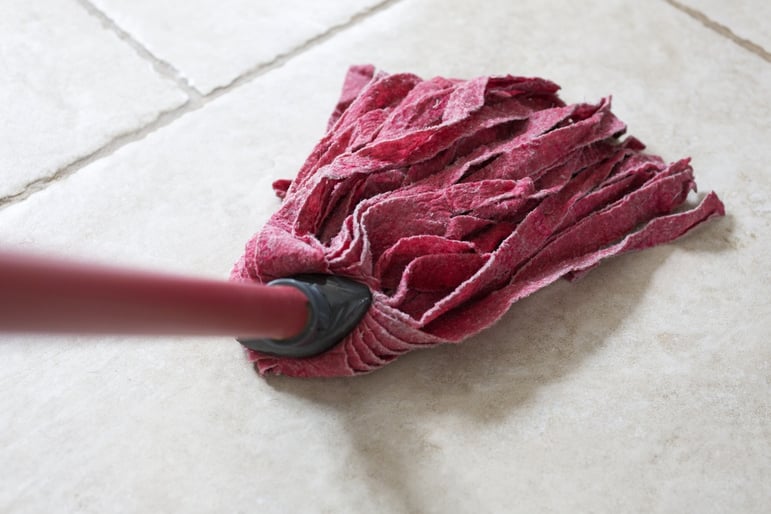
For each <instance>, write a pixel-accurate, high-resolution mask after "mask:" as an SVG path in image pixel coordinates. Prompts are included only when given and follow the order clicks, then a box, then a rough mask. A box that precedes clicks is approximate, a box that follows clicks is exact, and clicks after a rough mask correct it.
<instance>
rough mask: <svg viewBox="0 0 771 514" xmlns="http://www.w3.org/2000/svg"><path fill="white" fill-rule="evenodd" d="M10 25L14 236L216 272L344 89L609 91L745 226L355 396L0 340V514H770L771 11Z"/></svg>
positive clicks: (116, 341)
mask: <svg viewBox="0 0 771 514" xmlns="http://www.w3.org/2000/svg"><path fill="white" fill-rule="evenodd" d="M727 5H728V4H727V3H725V2H718V1H709V0H678V1H676V0H655V1H650V2H634V1H631V0H609V1H599V0H596V1H592V2H580V3H579V2H570V1H568V0H553V1H549V2H541V1H536V0H523V1H520V2H508V1H505V0H495V1H490V2H485V3H474V2H465V1H462V0H451V1H447V0H444V1H440V0H385V1H381V2H377V1H375V0H344V1H337V2H325V3H321V2H310V1H306V0H284V1H282V2H277V1H271V0H263V1H261V2H257V3H255V2H246V1H244V0H227V1H223V0H219V1H217V2H214V1H213V0H197V1H195V2H182V1H181V0H175V1H171V0H169V1H167V2H160V3H159V2H151V1H149V0H143V1H138V2H117V1H115V0H70V1H54V0H40V1H38V2H25V1H22V0H5V1H4V2H2V3H0V34H2V42H1V43H0V49H2V52H0V77H2V79H0V119H2V120H3V124H2V125H1V126H0V174H1V175H0V242H2V244H4V245H12V246H17V247H22V248H26V249H34V250H46V251H54V252H58V253H64V254H66V255H71V256H81V257H86V258H89V259H96V260H100V261H105V262H112V263H117V264H125V265H132V266H141V267H147V268H153V269H159V270H169V271H176V272H181V273H190V274H196V275H200V276H209V277H224V276H225V275H226V274H227V272H228V271H229V268H230V266H231V265H232V263H233V261H234V260H235V259H237V258H238V256H239V255H240V252H241V250H242V247H243V244H244V242H245V241H246V240H247V238H248V237H249V236H250V235H251V234H252V233H253V232H254V231H256V230H257V229H258V228H259V227H260V226H261V225H262V224H263V223H264V222H265V220H266V219H267V218H268V216H269V215H270V213H271V212H272V211H273V210H274V209H275V208H276V207H277V205H278V204H277V201H276V200H275V199H274V198H273V196H272V192H271V191H270V187H269V186H270V183H271V181H272V180H274V179H276V178H279V177H290V176H292V175H293V174H294V173H295V172H296V170H297V169H298V168H299V166H300V164H301V163H302V161H303V160H304V157H305V156H306V155H307V153H308V151H309V150H310V149H311V148H312V146H313V144H314V142H315V141H316V140H317V139H318V138H319V137H320V135H321V133H322V131H323V127H324V122H325V119H326V116H327V115H328V113H329V112H330V109H331V108H332V105H333V103H334V102H335V100H336V98H337V96H336V95H337V91H338V88H339V87H340V84H341V80H342V76H343V73H344V70H345V69H346V67H347V66H348V65H349V64H351V63H363V62H373V63H375V64H377V65H378V66H380V67H382V68H384V69H386V70H389V71H413V72H416V73H418V74H422V75H426V76H430V75H448V76H459V77H471V76H475V75H480V74H499V73H514V74H519V75H540V76H545V77H548V78H551V79H552V80H555V81H556V82H558V83H560V84H562V85H563V96H564V98H565V99H566V100H569V101H581V100H595V99H598V98H599V97H601V96H604V95H607V94H613V95H614V109H615V111H616V112H617V113H618V114H619V116H620V117H621V118H622V119H624V120H625V121H626V122H627V123H628V124H629V126H630V132H631V133H633V134H635V135H637V136H638V137H640V138H641V139H643V140H644V141H646V142H647V143H648V144H649V148H650V149H651V150H652V151H653V152H655V153H658V154H661V155H663V156H664V157H665V158H667V159H670V160H674V159H676V158H679V157H681V156H684V155H691V156H693V159H694V166H695V168H696V173H697V179H698V181H699V184H700V186H701V189H702V190H703V191H707V190H710V189H714V190H716V191H718V193H719V194H720V195H721V196H722V198H723V199H724V201H725V203H726V206H727V210H728V212H729V215H728V216H727V217H726V218H724V219H722V220H720V221H719V222H717V223H714V224H711V225H709V226H706V227H703V228H701V229H699V230H698V231H697V232H696V233H694V234H692V235H690V236H688V237H686V238H684V239H683V240H681V241H678V242H676V243H674V244H671V245H667V246H663V247H658V248H655V249H652V250H648V251H645V252H641V253H638V254H634V255H629V256H626V257H622V258H618V259H616V260H612V261H610V262H608V263H606V264H604V265H603V266H601V267H600V268H598V269H597V270H595V271H593V272H592V273H590V274H589V275H588V276H587V277H586V278H585V279H583V280H581V281H579V282H577V283H573V284H568V283H558V284H555V285H553V286H551V287H549V288H547V289H546V290H543V291H541V292H539V293H537V294H535V295H533V296H532V297H530V298H527V299H525V300H524V301H522V302H520V303H518V304H517V305H515V307H514V309H512V311H511V312H510V313H509V314H508V315H507V316H506V317H505V318H504V319H503V320H502V322H500V323H499V324H498V325H496V326H495V327H494V328H492V329H490V330H488V331H486V332H485V333H483V334H482V335H480V336H478V337H476V338H474V340H472V341H469V342H467V343H464V344H463V345H460V346H455V347H442V348H438V349H434V350H429V351H424V352H417V353H414V354H412V355H410V356H407V357H405V358H403V359H401V360H400V361H398V362H396V363H394V364H392V365H389V366H388V367H386V368H384V369H382V370H380V371H377V372H376V373H373V374H371V375H367V376H365V377H361V378H357V379H347V380H323V381H318V380H293V379H287V378H272V379H268V380H265V379H262V378H260V377H258V376H256V374H255V373H254V372H253V370H252V369H251V367H250V366H249V364H248V363H247V362H246V361H245V360H244V358H243V355H242V353H241V351H240V349H239V347H238V346H237V345H236V344H235V343H234V342H233V341H231V340H228V339H227V338H208V339H195V338H193V339H183V338H140V339H129V338H121V337H105V338H98V339H94V338H80V337H18V336H2V337H0V390H1V391H2V392H3V394H1V395H0V413H2V414H0V470H2V472H1V473H0V512H255V511H257V512H276V513H279V512H282V513H283V512H335V513H338V512H396V513H401V512H404V513H411V512H420V513H431V512H442V513H449V512H700V513H708V512H748V513H761V512H768V510H769V508H770V506H771V485H770V484H771V395H770V394H769V385H770V383H771V345H770V344H769V337H770V336H769V334H771V302H769V301H768V300H767V298H768V297H769V285H770V284H771V272H770V271H769V270H770V269H771V266H770V265H771V246H769V243H768V241H767V240H766V239H765V235H766V234H768V232H769V229H771V200H770V199H769V195H770V194H771V174H770V173H769V170H768V162H770V161H771V146H770V145H769V144H768V141H769V139H770V138H771V122H770V121H769V120H771V101H770V100H771V98H770V97H769V91H771V54H769V51H771V39H769V31H768V28H767V25H768V23H766V22H764V21H763V20H768V19H769V8H768V6H767V3H764V2H760V1H757V0H744V1H740V2H733V3H732V4H731V6H732V7H731V8H727V7H726V6H727Z"/></svg>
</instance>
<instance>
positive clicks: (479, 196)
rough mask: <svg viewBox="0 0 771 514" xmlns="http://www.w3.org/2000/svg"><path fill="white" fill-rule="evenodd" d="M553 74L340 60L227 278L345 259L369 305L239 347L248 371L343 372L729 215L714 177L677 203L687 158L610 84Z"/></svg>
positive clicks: (687, 184) (326, 269) (460, 330)
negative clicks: (570, 100) (436, 73)
mask: <svg viewBox="0 0 771 514" xmlns="http://www.w3.org/2000/svg"><path fill="white" fill-rule="evenodd" d="M558 89H559V87H558V86H557V85H556V84H554V83H552V82H550V81H548V80H544V79H540V78H524V77H512V76H505V77H480V78H475V79H472V80H457V79H446V78H441V77H437V78H433V79H431V80H422V79H421V78H419V77H417V76H415V75H412V74H395V75H389V74H387V73H384V72H381V71H376V70H375V69H374V67H372V66H355V67H352V68H351V69H350V70H349V72H348V75H347V77H346V80H345V84H344V86H343V91H342V95H341V98H340V101H339V103H338V104H337V106H336V108H335V110H334V112H333V114H332V117H331V119H330V121H329V126H328V130H327V133H326V134H325V135H324V137H323V138H322V140H321V141H320V142H319V143H318V145H317V146H316V147H315V148H314V149H313V152H312V153H311V155H310V157H309V158H308V159H307V161H306V162H305V164H304V165H303V167H302V168H301V169H300V171H299V173H298V175H297V177H296V178H295V179H294V180H293V181H291V182H290V181H288V180H282V181H277V182H276V183H275V184H274V189H275V190H276V193H277V194H278V195H279V196H280V197H282V198H283V203H282V205H281V207H280V209H279V210H278V211H277V212H276V213H275V214H274V215H273V216H272V217H271V219H270V220H269V221H268V223H267V225H266V226H265V227H264V228H263V229H262V230H261V231H260V232H259V233H257V234H256V235H255V236H254V238H253V239H252V240H251V241H249V243H248V244H247V247H246V252H245V255H244V256H243V257H242V258H241V259H240V261H239V262H238V263H237V264H236V266H235V268H234V269H233V272H232V275H231V278H232V279H233V280H238V281H256V282H267V281H270V280H272V279H276V278H281V277H288V276H292V275H296V274H303V273H325V274H332V275H337V276H345V277H350V278H353V279H354V280H357V281H359V282H361V283H363V284H366V285H367V286H368V287H369V288H370V290H371V292H372V306H371V307H370V309H369V311H368V312H367V314H366V315H365V316H364V318H363V319H362V321H361V322H360V323H359V324H358V325H357V326H356V328H355V329H354V330H353V331H352V332H351V333H350V334H349V335H348V336H346V337H345V338H344V339H343V340H342V341H341V342H340V343H339V344H337V345H335V346H334V347H333V348H331V349H330V350H328V351H326V352H324V353H322V354H320V355H316V356H313V357H308V358H301V359H293V358H286V357H276V356H273V355H267V354H262V353H260V352H256V351H254V350H249V357H250V359H251V360H253V361H255V363H256V367H257V369H258V370H259V372H260V373H263V374H284V375H292V376H305V377H311V376H325V377H331V376H346V375H355V374H360V373H366V372H369V371H372V370H374V369H377V368H378V367H380V366H383V365H384V364H387V363H388V362H391V361H392V360H394V359H395V358H396V357H398V356H399V355H402V354H404V353H406V352H408V351H410V350H414V349H418V348H425V347H429V346H433V345H437V344H440V343H446V342H453V343H454V342H459V341H462V340H464V339H466V338H468V337H469V336H472V335H474V334H476V333H478V332H479V331H481V330H483V329H484V328H486V327H488V326H490V325H491V324H493V323H494V322H495V321H497V320H498V319H499V318H500V317H501V316H502V315H503V314H504V313H505V312H506V310H507V309H508V308H509V307H510V306H511V305H512V304H513V303H514V302H516V301H517V300H519V299H521V298H524V297H525V296H527V295H529V294H531V293H533V292H535V291H537V290H538V289H541V288H543V287H545V286H547V285H548V284H550V283H552V282H554V281H555V280H557V279H558V278H560V277H564V278H568V279H574V278H576V277H578V276H581V275H582V274H584V273H586V272H587V271H589V270H590V269H591V268H593V267H594V266H596V265H597V264H599V262H600V261H601V260H602V259H605V258H607V257H612V256H615V255H620V254H623V253H626V252H629V251H633V250H640V249H643V248H648V247H650V246H653V245H657V244H660V243H666V242H669V241H672V240H673V239H676V238H677V237H679V236H681V235H683V234H685V233H686V232H688V231H689V230H690V229H692V228H693V227H695V226H696V225H699V224H700V223H702V222H703V221H706V220H708V219H710V218H712V217H715V216H721V215H723V214H724V209H723V204H722V203H721V201H720V200H719V199H718V197H717V196H716V195H715V194H714V193H709V194H707V195H706V196H705V197H704V198H703V199H702V200H701V202H700V203H699V204H698V205H697V206H696V207H694V208H692V209H690V210H685V211H679V210H677V208H678V207H679V206H680V205H681V204H683V202H685V200H686V197H687V196H688V193H689V191H691V190H695V183H694V179H693V170H692V168H691V166H690V164H689V160H688V159H683V160H680V161H677V162H674V163H671V164H667V163H665V162H664V161H663V160H662V159H661V158H660V157H657V156H654V155H649V154H645V153H642V151H643V149H644V145H643V144H642V143H641V142H640V141H638V140H637V139H635V138H633V137H627V138H625V139H622V138H621V136H622V135H623V134H624V132H625V130H626V126H625V125H624V123H623V122H621V121H620V120H619V119H618V118H617V117H616V116H614V114H613V113H612V112H611V109H610V100H609V99H603V100H601V101H600V102H599V103H597V104H574V105H566V104H565V103H564V102H563V101H562V100H561V99H560V98H559V97H558V96H557V91H558ZM676 210H677V212H676Z"/></svg>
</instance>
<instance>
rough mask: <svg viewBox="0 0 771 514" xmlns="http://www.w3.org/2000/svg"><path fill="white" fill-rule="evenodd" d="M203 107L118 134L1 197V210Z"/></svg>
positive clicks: (188, 105) (182, 109)
mask: <svg viewBox="0 0 771 514" xmlns="http://www.w3.org/2000/svg"><path fill="white" fill-rule="evenodd" d="M201 105H202V104H199V105H194V103H193V101H192V100H188V101H187V102H185V103H184V104H182V105H180V106H179V107H176V108H174V109H171V110H169V111H163V112H161V113H160V114H158V116H156V117H155V119H153V121H151V122H150V123H148V124H146V125H144V126H142V127H140V128H138V129H133V130H130V131H128V132H124V133H122V134H118V135H117V136H115V137H113V138H112V139H110V140H109V141H108V142H107V143H105V144H104V145H102V146H100V147H99V148H97V149H96V150H94V151H93V152H91V153H89V154H87V155H84V156H82V157H78V158H77V159H75V160H74V161H72V162H70V163H68V164H66V165H65V166H63V167H61V168H59V169H58V170H56V171H55V172H54V173H53V174H51V175H47V176H45V177H40V178H38V179H35V180H33V181H32V182H29V183H28V184H27V185H26V186H24V189H22V190H21V191H19V192H18V193H13V194H10V195H7V196H3V197H0V210H2V209H4V208H6V207H8V206H9V205H11V204H13V203H16V202H20V201H22V200H26V199H27V198H29V197H30V196H32V195H33V194H35V193H37V192H39V191H42V190H44V189H45V188H46V187H48V186H49V185H51V184H52V183H54V182H57V181H59V180H62V179H65V178H67V177H69V176H70V175H73V174H74V173H75V172H77V171H78V170H80V169H82V168H85V167H86V166H88V165H89V164H91V163H92V162H94V161H97V160H99V159H103V158H105V157H107V156H109V155H111V154H113V153H115V152H117V151H118V150H120V149H121V148H122V147H124V146H126V145H128V144H129V143H133V142H134V141H139V140H140V139H143V138H144V137H145V136H147V135H148V134H150V133H151V132H155V131H156V130H158V129H160V128H162V127H165V126H166V125H169V124H171V123H172V122H174V121H176V120H177V119H179V118H181V117H182V116H184V115H185V114H186V113H188V112H190V111H193V110H196V109H198V108H199V107H200V106H201Z"/></svg>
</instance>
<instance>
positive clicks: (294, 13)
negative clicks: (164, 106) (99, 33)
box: [93, 0, 382, 94]
mask: <svg viewBox="0 0 771 514" xmlns="http://www.w3.org/2000/svg"><path fill="white" fill-rule="evenodd" d="M380 1H382V0H336V1H334V2H313V1H310V0H282V1H278V0H260V1H257V2H254V1H249V0H195V1H193V2H189V1H183V0H175V1H166V2H156V1H154V0H141V1H134V2H121V1H116V0H93V3H94V4H95V5H96V6H97V7H98V8H99V9H100V10H102V11H103V12H104V13H105V14H106V15H107V16H108V17H110V18H111V19H113V20H114V21H115V22H116V23H118V25H120V26H121V27H122V28H124V29H125V30H127V31H128V32H129V33H131V34H132V35H133V36H134V37H135V38H136V39H137V40H138V41H139V42H140V43H141V44H142V45H145V46H146V47H147V48H148V49H149V50H150V51H151V52H152V53H153V54H155V55H156V56H157V57H158V58H160V59H162V60H164V61H166V62H168V63H170V64H171V65H172V66H174V67H175V68H176V69H177V70H179V72H180V73H181V74H182V76H184V77H186V78H187V79H188V80H189V82H190V83H191V84H192V85H193V86H194V87H195V88H196V89H198V90H199V91H201V92H202V93H204V94H205V93H209V92H211V91H212V90H213V89H216V88H218V87H221V86H225V85H227V84H229V83H230V82H232V81H233V80H234V79H236V78H237V77H238V76H239V75H241V74H243V73H245V72H247V71H249V70H251V69H253V68H255V67H257V66H259V65H261V64H265V63H268V62H270V61H271V60H273V59H274V58H275V57H277V56H279V55H282V54H285V53H287V52H290V51H291V50H293V49H294V48H296V47H298V46H300V45H302V44H303V43H304V42H306V41H308V40H309V39H312V38H314V37H316V36H319V35H321V34H323V33H325V32H326V31H327V30H329V29H331V28H332V27H334V26H336V25H340V24H342V23H345V22H346V21H347V20H349V19H350V18H351V16H353V15H355V14H356V13H357V12H360V11H364V10H366V9H368V8H370V7H372V6H375V5H377V4H378V3H379V2H380Z"/></svg>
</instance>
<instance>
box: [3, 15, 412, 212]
mask: <svg viewBox="0 0 771 514" xmlns="http://www.w3.org/2000/svg"><path fill="white" fill-rule="evenodd" d="M77 1H78V2H79V3H80V4H81V5H82V6H83V7H84V8H85V9H86V10H88V12H89V13H91V14H92V15H94V16H96V17H97V18H99V19H100V20H101V21H102V23H103V24H104V25H105V26H106V27H108V28H109V29H111V30H113V31H115V32H116V33H117V34H118V36H119V37H120V38H121V39H122V40H123V41H125V42H126V43H128V44H129V45H130V46H131V47H132V48H133V49H134V50H135V51H136V52H137V53H138V54H139V56H140V57H142V58H143V59H145V60H148V61H150V62H151V63H152V64H153V67H154V68H155V69H156V70H157V71H158V73H160V74H161V75H162V76H165V77H168V78H170V79H171V80H173V81H174V82H175V83H176V84H177V85H178V86H179V87H180V89H182V90H184V91H185V93H187V95H188V97H189V100H188V101H187V102H185V103H184V104H182V105H180V106H179V107H176V108H174V109H171V110H169V111H164V112H161V113H160V114H159V115H158V116H157V117H156V118H155V119H154V120H153V121H151V122H149V123H147V124H145V125H143V126H141V127H139V128H137V129H134V130H131V131H128V132H125V133H123V134H119V135H117V136H115V137H113V138H112V139H111V140H110V141H108V142H107V143H105V144H104V145H102V146H100V147H99V148H97V149H96V150H94V151H93V152H91V153H89V154H87V155H85V156H83V157H79V158H77V159H76V160H74V161H72V162H70V163H68V164H66V165H65V166H63V167H61V168H59V169H58V170H56V171H55V172H54V173H53V174H51V175H48V176H46V177H41V178H38V179H36V180H33V181H32V182H30V183H28V184H27V185H26V186H24V189H23V190H22V191H20V192H18V193H14V194H10V195H7V196H3V197H0V210H2V209H4V208H6V207H8V206H9V205H11V204H13V203H16V202H20V201H22V200H25V199H27V198H29V197H30V196H31V195H33V194H35V193H37V192H39V191H42V190H44V189H45V188H46V187H48V186H49V185H51V184H52V183H54V182H57V181H59V180H62V179H65V178H67V177H69V176H70V175H73V174H75V173H76V172H78V171H79V170H80V169H82V168H84V167H86V166H88V165H89V164H91V163H93V162H95V161H97V160H99V159H103V158H105V157H108V156H110V155H112V154H113V153H115V152H117V151H118V150H120V149H121V148H123V147H124V146H126V145H128V144H130V143H133V142H135V141H139V140H140V139H143V138H144V137H146V136H147V135H149V134H151V133H153V132H155V131H157V130H160V129H161V128H163V127H165V126H167V125H170V124H171V123H173V122H175V121H176V120H178V119H179V118H181V117H182V116H184V115H186V114H188V113H189V112H193V111H196V110H198V109H200V108H201V107H203V106H205V105H206V104H208V103H209V102H212V101H213V100H215V99H217V98H219V97H221V96H223V95H225V94H227V93H229V92H231V91H233V90H236V89H238V88H239V87H241V86H243V85H246V84H248V83H249V82H251V81H252V80H254V79H256V78H258V77H260V76H262V75H264V74H266V73H268V72H269V71H271V70H274V69H276V68H280V67H281V66H283V65H284V64H286V63H287V62H289V61H290V60H292V59H294V58H295V57H297V56H299V55H301V54H303V53H305V52H307V51H309V50H311V49H312V48H314V47H316V46H318V45H320V44H322V43H324V42H325V41H327V40H329V39H331V38H332V37H334V36H335V35H337V34H339V33H340V32H343V31H344V30H347V29H349V28H351V27H353V26H354V25H356V24H358V23H361V22H362V21H364V20H366V19H367V18H370V17H372V16H374V15H375V14H377V13H379V12H381V11H383V10H385V9H387V8H389V7H391V6H392V5H394V4H396V3H398V2H400V1H401V0H383V1H382V2H379V3H377V4H375V5H373V6H372V7H369V8H367V9H365V10H363V11H359V12H358V13H356V14H354V15H353V16H351V17H350V18H348V19H347V20H346V21H344V22H342V23H340V24H338V25H334V26H332V27H330V28H329V29H327V30H326V31H324V32H322V33H320V34H318V35H316V36H314V37H312V38H310V39H308V40H306V41H305V42H303V43H301V44H300V45H298V46H296V47H294V48H292V49H290V50H288V51H287V52H284V53H281V54H278V55H276V57H274V58H273V59H271V60H270V61H267V62H265V63H260V64H258V65H256V66H254V67H253V68H251V69H249V70H247V71H245V72H244V73H242V74H241V75H239V76H238V77H236V78H235V79H233V80H232V81H231V82H230V83H229V84H226V85H224V86H220V87H218V88H216V89H214V90H212V91H211V92H209V93H207V94H205V95H202V94H201V93H200V92H199V91H198V90H196V89H195V88H194V87H192V86H191V85H190V84H189V83H188V82H187V80H186V79H185V78H184V77H182V76H181V74H180V73H179V72H178V71H177V70H176V69H175V68H174V67H173V66H171V65H170V64H169V63H167V62H165V61H163V60H161V59H159V58H157V57H155V56H154V55H153V54H152V53H151V52H150V51H149V50H147V49H146V48H144V47H143V46H142V45H141V44H140V43H139V42H137V41H136V40H135V39H134V38H132V37H131V35H129V34H128V33H127V32H126V31H124V30H123V29H121V28H120V27H119V26H118V25H117V24H116V23H115V22H114V21H112V20H111V19H110V18H109V17H107V15H105V14H104V13H103V12H101V11H99V10H98V9H97V8H96V7H94V6H93V5H92V4H91V3H90V1H89V0H77Z"/></svg>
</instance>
